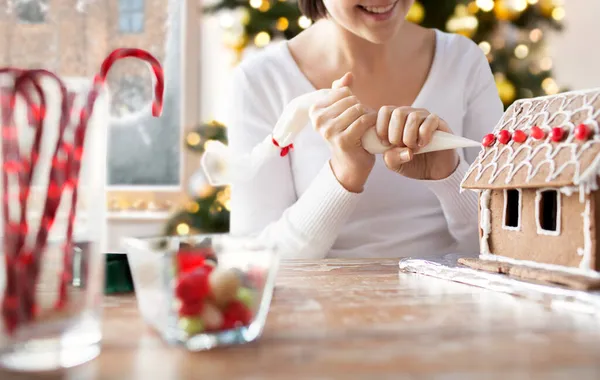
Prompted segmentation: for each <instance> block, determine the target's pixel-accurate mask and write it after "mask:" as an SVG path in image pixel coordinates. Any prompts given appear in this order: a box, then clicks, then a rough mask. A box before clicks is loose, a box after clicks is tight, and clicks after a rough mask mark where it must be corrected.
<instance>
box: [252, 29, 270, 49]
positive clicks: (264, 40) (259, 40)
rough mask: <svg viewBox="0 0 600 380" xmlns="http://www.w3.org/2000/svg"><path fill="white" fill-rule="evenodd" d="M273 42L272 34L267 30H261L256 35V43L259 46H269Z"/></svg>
mask: <svg viewBox="0 0 600 380" xmlns="http://www.w3.org/2000/svg"><path fill="white" fill-rule="evenodd" d="M269 42H271V36H270V35H269V33H267V32H264V31H263V32H259V33H258V34H257V35H256V37H254V45H256V46H258V47H264V46H267V45H268V44H269Z"/></svg>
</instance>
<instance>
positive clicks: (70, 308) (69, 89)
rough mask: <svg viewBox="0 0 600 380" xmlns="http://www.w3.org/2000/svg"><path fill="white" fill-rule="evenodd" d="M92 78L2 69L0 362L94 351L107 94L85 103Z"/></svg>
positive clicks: (46, 363)
mask: <svg viewBox="0 0 600 380" xmlns="http://www.w3.org/2000/svg"><path fill="white" fill-rule="evenodd" d="M16 78H19V79H16ZM92 86H93V81H92V80H90V79H85V80H62V81H60V82H59V79H58V78H56V77H53V75H50V74H49V73H47V72H41V71H39V72H38V71H36V73H35V74H30V75H29V76H28V77H27V78H26V77H24V76H19V75H17V74H15V73H14V72H12V73H11V72H4V73H0V101H1V102H0V123H1V124H0V125H1V127H2V133H3V142H2V144H1V146H0V152H1V154H0V159H2V163H3V166H2V178H0V184H1V186H0V194H1V199H2V202H3V207H2V213H1V215H2V218H1V221H0V227H1V228H0V232H1V233H2V248H1V251H0V258H1V260H0V299H1V300H2V304H1V307H2V309H1V313H0V316H1V319H0V366H1V367H3V368H4V369H8V370H13V371H26V372H32V371H33V372H37V371H54V370H60V369H63V368H69V367H73V366H76V365H79V364H82V363H85V362H88V361H90V360H92V359H93V358H95V357H96V356H98V354H99V353H100V349H101V348H100V347H101V340H102V332H101V311H102V295H103V286H104V259H103V255H102V252H104V249H103V245H104V244H105V241H106V239H105V233H106V215H105V205H106V202H105V194H106V170H107V169H106V156H107V146H106V142H107V125H108V121H109V103H108V96H107V94H106V91H103V92H102V91H101V93H100V96H99V97H98V98H97V99H96V100H95V101H94V102H93V108H91V107H90V100H89V99H88V96H89V93H90V91H91V90H92ZM65 95H66V96H65ZM92 109H93V111H92ZM85 112H88V113H90V114H91V116H90V117H89V121H88V122H87V123H80V118H81V117H82V114H83V113H85ZM84 124H85V125H84Z"/></svg>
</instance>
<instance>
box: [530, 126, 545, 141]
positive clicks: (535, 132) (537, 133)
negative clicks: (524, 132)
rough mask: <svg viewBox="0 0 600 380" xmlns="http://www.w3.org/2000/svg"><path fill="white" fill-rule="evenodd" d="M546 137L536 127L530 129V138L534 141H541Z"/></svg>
mask: <svg viewBox="0 0 600 380" xmlns="http://www.w3.org/2000/svg"><path fill="white" fill-rule="evenodd" d="M545 136H546V134H545V133H544V131H543V130H542V129H541V128H540V127H538V126H537V125H536V126H535V127H533V128H531V137H533V138H534V139H536V140H541V139H543V138H544V137H545Z"/></svg>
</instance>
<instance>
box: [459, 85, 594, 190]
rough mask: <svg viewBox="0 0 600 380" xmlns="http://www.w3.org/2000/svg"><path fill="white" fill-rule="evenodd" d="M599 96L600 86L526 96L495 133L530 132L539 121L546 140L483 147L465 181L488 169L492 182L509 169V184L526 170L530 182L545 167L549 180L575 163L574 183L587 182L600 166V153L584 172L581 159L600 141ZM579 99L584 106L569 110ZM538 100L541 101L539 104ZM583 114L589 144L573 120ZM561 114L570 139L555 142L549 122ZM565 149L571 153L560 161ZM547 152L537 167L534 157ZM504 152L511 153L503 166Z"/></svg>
mask: <svg viewBox="0 0 600 380" xmlns="http://www.w3.org/2000/svg"><path fill="white" fill-rule="evenodd" d="M590 95H591V96H590ZM578 96H579V97H578ZM599 96H600V89H594V90H587V91H578V92H569V93H563V94H560V95H552V96H549V97H543V98H534V99H523V100H520V101H518V102H516V103H515V105H514V107H515V108H514V111H513V113H512V115H511V116H510V117H509V118H507V119H505V120H504V121H501V122H500V123H498V125H497V126H496V127H495V128H494V132H498V131H500V130H502V129H507V130H509V131H510V132H511V133H512V132H514V131H515V130H516V129H520V130H523V131H528V130H530V129H531V128H532V127H533V126H534V124H533V122H534V121H536V123H535V124H537V125H538V126H539V127H540V128H542V129H545V132H546V138H545V140H544V142H543V143H542V144H539V145H537V146H536V147H533V146H531V143H532V142H533V139H532V138H531V137H529V138H528V139H527V140H526V141H525V142H524V143H522V144H515V143H514V141H512V140H511V141H510V142H509V143H508V144H506V145H502V144H500V143H498V142H497V143H496V145H495V146H494V147H492V148H490V149H482V151H481V152H480V154H479V157H478V159H477V160H476V162H475V163H474V164H473V165H471V167H470V168H469V170H468V171H467V173H466V175H465V180H466V179H467V178H469V177H470V176H471V174H472V173H473V172H474V171H477V172H476V173H477V174H476V176H475V181H479V180H481V177H482V176H483V174H484V173H485V172H487V171H488V170H491V171H492V173H491V175H490V178H489V181H488V183H489V184H492V183H493V182H494V181H495V180H496V179H497V178H498V177H499V176H500V175H501V174H502V173H503V172H504V171H507V173H506V180H505V183H506V184H509V183H510V182H511V181H512V179H513V178H514V176H515V175H516V173H517V172H519V171H520V170H522V169H526V170H527V176H526V178H525V182H530V181H531V180H532V179H533V178H535V177H536V175H537V174H538V173H539V172H540V170H541V169H542V168H544V167H548V168H549V170H548V171H549V173H548V176H547V177H546V178H545V181H546V182H548V181H551V180H554V179H556V178H557V177H558V176H559V175H560V174H561V173H562V172H563V171H564V170H565V169H566V168H567V167H569V166H574V167H575V170H574V176H573V183H574V184H576V185H578V184H579V183H581V182H584V181H586V180H587V179H588V178H589V177H590V176H591V174H592V173H593V174H596V173H598V171H599V166H600V155H598V157H596V160H595V161H594V162H593V163H592V164H591V165H590V167H587V168H584V171H583V173H581V171H582V169H581V162H580V159H581V156H582V154H583V153H584V152H585V151H586V150H587V149H589V148H590V147H592V146H595V145H598V144H600V135H599V133H600V128H599V126H598V122H597V121H596V119H598V118H599V117H600V110H596V111H595V110H594V107H593V103H594V102H595V101H597V100H598V97H599ZM579 99H581V100H582V102H583V105H582V106H581V107H579V108H576V109H572V110H568V109H566V108H567V107H569V106H570V104H571V102H574V101H577V100H579ZM540 100H542V102H540ZM543 100H546V102H545V103H544V102H543ZM534 101H536V103H537V104H535V106H534ZM556 102H560V105H559V109H558V111H557V112H555V113H554V114H552V115H550V113H549V111H548V108H549V106H550V105H551V104H554V103H556ZM579 113H585V114H586V115H585V116H586V118H585V120H584V121H583V124H585V125H587V126H588V128H590V129H592V131H591V132H592V133H591V135H592V137H591V138H590V140H588V141H586V142H585V143H579V142H577V141H575V134H574V129H575V128H576V126H575V125H574V124H573V122H572V119H573V116H574V115H576V114H579ZM561 117H562V118H564V121H563V122H562V123H561V124H560V126H561V127H562V128H563V129H565V133H566V134H567V138H566V140H565V141H564V142H561V143H551V142H550V139H551V137H550V134H549V133H548V132H549V128H548V127H549V125H548V124H549V122H550V121H552V120H556V119H557V118H561ZM540 121H541V122H540ZM580 144H581V145H580ZM599 148H600V147H599ZM565 150H566V151H568V152H570V155H569V157H568V158H567V159H566V160H564V162H562V160H561V162H557V161H556V160H555V158H556V157H557V156H558V154H559V153H560V152H563V151H565ZM544 151H545V157H544V159H542V160H540V162H538V163H537V165H536V166H535V167H534V166H533V164H532V162H531V161H532V159H533V158H534V157H536V156H537V155H538V154H540V155H541V154H544ZM502 155H508V157H507V159H506V162H505V163H504V164H503V165H502V166H499V164H498V160H499V158H500V157H501V156H502ZM523 155H525V157H523V158H521V159H520V161H519V162H515V159H516V157H517V156H520V157H522V156H523ZM490 158H491V160H490ZM486 160H489V162H488V163H487V164H486V165H485V166H484V165H483V164H482V162H484V161H486ZM463 182H464V181H463Z"/></svg>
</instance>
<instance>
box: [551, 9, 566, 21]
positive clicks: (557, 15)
mask: <svg viewBox="0 0 600 380" xmlns="http://www.w3.org/2000/svg"><path fill="white" fill-rule="evenodd" d="M565 15H566V12H565V8H562V7H557V8H554V10H553V11H552V18H553V19H555V20H556V21H562V20H563V19H564V18H565Z"/></svg>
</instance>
